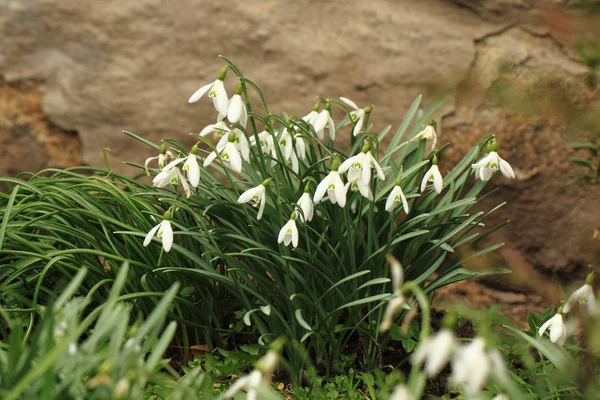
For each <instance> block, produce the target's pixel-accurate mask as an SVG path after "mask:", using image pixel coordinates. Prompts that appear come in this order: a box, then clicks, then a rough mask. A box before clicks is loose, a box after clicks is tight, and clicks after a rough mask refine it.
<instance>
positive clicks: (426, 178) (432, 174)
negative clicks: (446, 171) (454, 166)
mask: <svg viewBox="0 0 600 400" xmlns="http://www.w3.org/2000/svg"><path fill="white" fill-rule="evenodd" d="M429 182H432V183H433V189H434V190H435V191H436V192H437V193H438V194H439V193H441V192H442V186H443V185H444V181H443V179H442V174H441V173H440V169H439V168H438V166H437V163H434V164H433V165H432V166H431V168H429V170H428V171H427V172H425V175H423V180H422V181H421V192H424V191H425V188H426V187H427V183H429Z"/></svg>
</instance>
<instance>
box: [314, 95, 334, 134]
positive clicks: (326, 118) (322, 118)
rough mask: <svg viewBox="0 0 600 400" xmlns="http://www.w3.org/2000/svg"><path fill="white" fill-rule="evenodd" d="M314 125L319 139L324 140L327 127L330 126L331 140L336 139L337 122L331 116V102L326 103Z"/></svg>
mask: <svg viewBox="0 0 600 400" xmlns="http://www.w3.org/2000/svg"><path fill="white" fill-rule="evenodd" d="M312 125H313V127H314V128H315V132H317V136H318V137H319V139H321V140H323V139H324V138H325V128H329V137H330V138H331V140H335V123H334V122H333V118H331V103H329V102H327V103H326V104H325V109H324V110H322V111H321V112H320V113H319V115H318V116H317V118H316V119H315V122H314V123H313V124H312Z"/></svg>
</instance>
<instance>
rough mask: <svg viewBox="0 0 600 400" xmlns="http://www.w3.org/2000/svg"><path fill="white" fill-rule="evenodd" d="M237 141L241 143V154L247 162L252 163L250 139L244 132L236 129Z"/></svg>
mask: <svg viewBox="0 0 600 400" xmlns="http://www.w3.org/2000/svg"><path fill="white" fill-rule="evenodd" d="M236 139H237V140H238V141H239V146H240V154H241V155H242V158H243V159H244V160H245V161H248V162H250V146H249V145H248V139H246V135H244V132H242V131H240V130H239V129H236Z"/></svg>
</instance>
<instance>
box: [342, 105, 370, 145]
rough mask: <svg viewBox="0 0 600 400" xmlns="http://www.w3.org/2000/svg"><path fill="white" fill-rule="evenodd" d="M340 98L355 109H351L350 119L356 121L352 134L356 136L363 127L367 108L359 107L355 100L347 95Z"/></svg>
mask: <svg viewBox="0 0 600 400" xmlns="http://www.w3.org/2000/svg"><path fill="white" fill-rule="evenodd" d="M340 100H341V101H343V102H344V103H346V105H348V106H349V107H350V108H352V110H353V111H350V119H351V120H352V122H354V129H352V135H353V136H356V135H357V134H358V132H360V131H361V130H362V128H363V124H364V121H365V114H366V113H365V110H364V109H363V108H358V106H357V105H356V103H355V102H353V101H352V100H350V99H347V98H345V97H340Z"/></svg>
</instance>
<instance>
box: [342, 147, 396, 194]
mask: <svg viewBox="0 0 600 400" xmlns="http://www.w3.org/2000/svg"><path fill="white" fill-rule="evenodd" d="M371 168H375V171H376V172H377V177H378V178H379V179H381V180H382V181H384V180H385V175H384V174H383V170H382V169H381V166H379V163H378V162H377V160H375V157H373V154H371V152H370V151H369V144H368V143H365V145H364V146H363V150H362V151H361V152H360V153H358V154H357V155H355V156H352V157H350V158H348V159H347V160H346V161H344V162H343V163H342V164H341V165H340V169H339V170H338V171H339V172H340V174H343V173H344V172H346V171H348V180H349V181H355V180H357V179H361V180H362V182H363V183H364V184H365V185H369V184H370V183H371Z"/></svg>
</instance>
